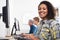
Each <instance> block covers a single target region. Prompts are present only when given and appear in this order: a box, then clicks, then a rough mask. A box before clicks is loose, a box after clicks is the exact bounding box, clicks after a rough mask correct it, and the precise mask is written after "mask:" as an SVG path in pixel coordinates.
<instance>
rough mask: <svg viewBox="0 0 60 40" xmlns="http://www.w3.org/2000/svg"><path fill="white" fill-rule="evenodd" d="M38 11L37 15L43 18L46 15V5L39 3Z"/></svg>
mask: <svg viewBox="0 0 60 40" xmlns="http://www.w3.org/2000/svg"><path fill="white" fill-rule="evenodd" d="M38 13H39V16H40V17H41V18H42V19H45V18H46V16H47V13H48V9H47V6H46V5H45V4H41V5H40V6H39V7H38Z"/></svg>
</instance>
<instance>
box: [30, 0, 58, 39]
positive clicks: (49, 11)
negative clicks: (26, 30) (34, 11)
mask: <svg viewBox="0 0 60 40" xmlns="http://www.w3.org/2000/svg"><path fill="white" fill-rule="evenodd" d="M38 13H39V16H40V18H41V19H42V20H41V23H40V27H39V28H40V29H39V30H38V31H37V34H36V36H34V35H29V37H30V38H31V39H32V40H55V39H56V38H59V35H57V34H58V32H57V31H58V29H59V23H58V22H56V20H55V18H54V17H55V12H54V7H53V6H52V4H51V3H50V2H48V1H42V2H41V3H40V4H39V6H38Z"/></svg>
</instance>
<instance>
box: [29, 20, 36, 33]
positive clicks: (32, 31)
mask: <svg viewBox="0 0 60 40" xmlns="http://www.w3.org/2000/svg"><path fill="white" fill-rule="evenodd" d="M28 24H29V26H30V31H29V34H33V33H34V31H35V26H34V25H33V20H29V22H28Z"/></svg>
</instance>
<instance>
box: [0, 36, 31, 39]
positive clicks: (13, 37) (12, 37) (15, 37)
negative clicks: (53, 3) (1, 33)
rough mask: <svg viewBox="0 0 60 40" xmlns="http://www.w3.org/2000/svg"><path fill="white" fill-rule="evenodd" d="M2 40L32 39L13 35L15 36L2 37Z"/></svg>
mask: <svg viewBox="0 0 60 40" xmlns="http://www.w3.org/2000/svg"><path fill="white" fill-rule="evenodd" d="M0 40H31V39H28V38H24V37H21V36H16V35H13V36H7V37H0Z"/></svg>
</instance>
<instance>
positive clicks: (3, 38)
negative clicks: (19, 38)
mask: <svg viewBox="0 0 60 40" xmlns="http://www.w3.org/2000/svg"><path fill="white" fill-rule="evenodd" d="M0 40H15V39H14V37H12V36H11V37H0Z"/></svg>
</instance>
